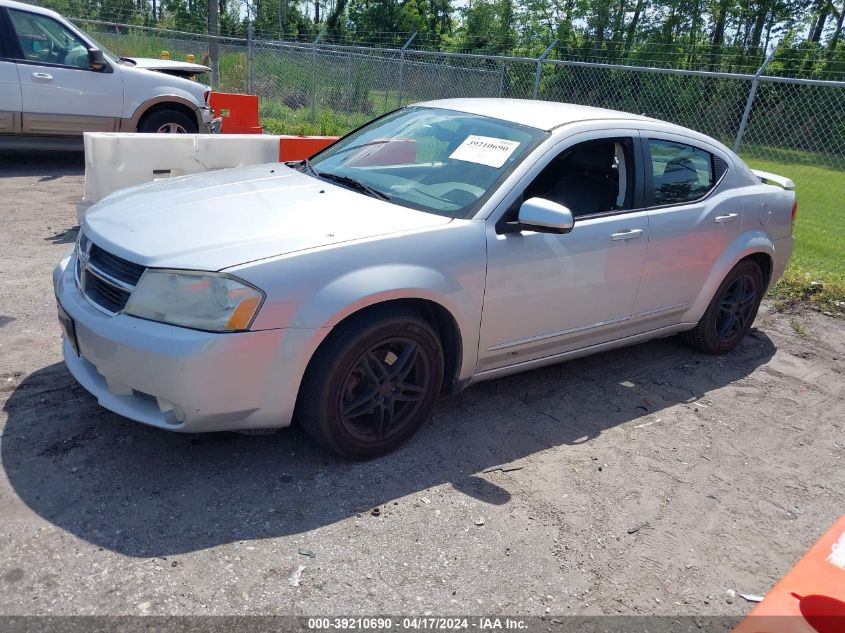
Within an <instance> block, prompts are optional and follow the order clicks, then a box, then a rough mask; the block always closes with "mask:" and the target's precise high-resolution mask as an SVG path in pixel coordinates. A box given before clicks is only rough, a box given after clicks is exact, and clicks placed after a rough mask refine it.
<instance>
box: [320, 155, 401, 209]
mask: <svg viewBox="0 0 845 633" xmlns="http://www.w3.org/2000/svg"><path fill="white" fill-rule="evenodd" d="M306 166H307V167H308V168H309V169H310V170H311V171H312V172H313V173H314V175H315V176H317V177H318V178H324V179H325V180H331V181H333V182H336V183H338V184H340V185H346V186H347V187H351V188H352V189H356V190H358V191H360V192H361V193H365V194H367V195H368V196H371V197H373V198H378V199H379V200H390V196H388V195H387V194H386V193H383V192H381V191H379V190H378V189H373V188H372V187H370V186H369V185H366V184H364V183H363V182H361V181H360V180H355V179H354V178H352V177H351V176H341V175H340V174H332V173H330V172H325V171H319V172H318V171H316V170H315V169H314V168H313V167H311V164H310V163H309V162H307V159H306Z"/></svg>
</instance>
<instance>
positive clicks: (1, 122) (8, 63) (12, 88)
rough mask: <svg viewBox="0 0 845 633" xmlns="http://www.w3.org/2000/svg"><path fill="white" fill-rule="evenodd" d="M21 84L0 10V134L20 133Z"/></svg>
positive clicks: (3, 17) (8, 32)
mask: <svg viewBox="0 0 845 633" xmlns="http://www.w3.org/2000/svg"><path fill="white" fill-rule="evenodd" d="M20 118H21V83H20V80H19V79H18V67H17V66H16V65H15V60H14V56H13V54H12V45H11V41H10V31H9V25H8V24H7V23H6V16H5V14H4V12H3V10H2V9H0V134H15V133H17V132H20Z"/></svg>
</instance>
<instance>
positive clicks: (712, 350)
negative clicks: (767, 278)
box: [685, 259, 764, 354]
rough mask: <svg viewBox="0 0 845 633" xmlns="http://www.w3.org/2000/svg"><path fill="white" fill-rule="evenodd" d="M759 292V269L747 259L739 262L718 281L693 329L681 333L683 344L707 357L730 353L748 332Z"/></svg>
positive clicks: (761, 296)
mask: <svg viewBox="0 0 845 633" xmlns="http://www.w3.org/2000/svg"><path fill="white" fill-rule="evenodd" d="M763 290H764V288H763V271H761V270H760V266H758V265H757V263H756V262H753V261H751V260H748V259H746V260H743V261H741V262H739V263H738V264H737V265H736V266H734V267H733V268H732V269H731V271H730V272H729V273H728V274H727V276H726V277H725V279H724V281H722V284H721V285H720V286H719V289H718V290H717V291H716V294H715V295H713V299H712V300H711V301H710V305H709V306H707V311H706V312H705V313H704V316H703V317H701V320H700V321H699V322H698V324H697V325H696V326H695V328H694V329H692V330H690V331H689V332H685V337H686V340H687V342H688V343H689V344H690V345H691V346H692V347H694V348H695V349H697V350H699V351H701V352H706V353H708V354H724V353H726V352H729V351H731V350H732V349H733V348H735V347H736V346H737V345H739V342H740V341H741V340H742V338H743V337H744V336H745V335H746V334H747V333H748V330H749V329H751V324H752V323H753V322H754V318H755V317H756V316H757V309H758V308H759V307H760V301H761V300H762V299H763Z"/></svg>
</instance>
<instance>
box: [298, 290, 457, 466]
mask: <svg viewBox="0 0 845 633" xmlns="http://www.w3.org/2000/svg"><path fill="white" fill-rule="evenodd" d="M442 382H443V352H442V349H441V346H440V341H439V339H438V337H437V335H436V333H435V332H434V331H433V330H432V328H431V326H430V325H429V324H428V323H427V322H426V321H424V320H423V319H421V318H420V317H419V316H417V314H416V313H414V312H413V311H411V310H407V309H405V308H401V307H386V308H384V309H377V310H375V311H368V312H367V313H364V314H362V315H361V316H360V317H353V318H352V319H351V320H350V321H348V322H347V323H344V324H343V325H341V326H340V327H339V328H338V329H337V330H336V331H335V332H332V334H331V335H330V338H329V339H328V340H327V341H326V342H325V343H324V344H323V345H322V346H321V348H320V349H319V350H318V352H317V354H316V355H315V357H314V359H313V360H312V361H311V364H310V365H309V367H308V370H307V371H306V373H305V377H304V378H303V384H302V388H301V390H300V395H299V399H298V401H297V412H296V417H297V421H298V422H299V424H300V425H301V426H302V428H303V429H304V430H305V432H306V433H307V434H308V435H309V436H310V437H311V438H312V439H313V440H314V441H315V442H317V443H318V444H320V445H321V446H323V447H324V448H326V449H328V450H330V451H332V452H334V453H336V454H338V455H340V456H341V457H345V458H348V459H371V458H373V457H378V456H380V455H384V454H385V453H388V452H390V451H392V450H394V449H395V448H397V447H398V446H400V445H401V444H403V443H404V442H405V441H407V440H408V439H409V438H410V437H411V436H412V435H413V434H414V433H416V432H417V430H419V428H420V427H421V426H422V425H423V423H424V422H425V420H426V419H427V418H428V416H429V414H430V413H431V409H432V408H433V407H434V403H435V402H436V400H437V395H438V394H439V392H440V386H441V384H442Z"/></svg>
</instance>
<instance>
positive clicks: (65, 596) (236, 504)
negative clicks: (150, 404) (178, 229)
mask: <svg viewBox="0 0 845 633" xmlns="http://www.w3.org/2000/svg"><path fill="white" fill-rule="evenodd" d="M83 171H84V169H83V161H82V157H81V155H79V154H66V155H63V154H52V155H42V156H38V155H32V156H27V155H23V154H6V155H3V156H0V196H2V197H0V209H2V226H3V246H2V249H0V406H2V413H0V427H2V440H0V441H1V442H2V444H0V459H2V471H0V614H7V615H8V614H13V615H14V614H307V615H325V614H373V613H394V614H406V613H416V614H422V613H425V612H433V613H442V614H472V613H475V614H513V615H519V614H521V615H541V614H544V613H551V614H582V615H592V614H616V613H622V614H676V615H680V614H714V615H742V614H745V613H746V612H747V611H748V610H749V609H750V608H751V606H752V605H750V604H748V603H746V602H744V601H743V600H742V599H741V598H739V597H735V596H732V595H731V593H730V592H731V591H736V592H743V593H760V594H765V593H766V591H767V590H768V589H769V588H770V587H771V585H772V584H773V583H774V582H775V581H776V580H777V579H779V578H780V577H781V576H782V575H783V574H784V572H786V570H787V569H789V568H790V567H791V566H792V564H793V563H794V562H795V560H797V559H798V558H799V557H800V556H801V555H802V554H803V552H804V551H805V550H806V549H807V548H808V547H809V546H810V545H811V544H812V543H813V542H814V541H815V540H816V539H817V538H818V537H819V536H820V535H821V534H822V533H823V532H824V531H825V530H826V529H827V528H828V527H829V526H830V525H831V524H832V523H833V521H834V520H835V519H836V518H837V517H838V516H839V515H840V514H841V513H842V512H843V507H845V506H844V505H843V492H842V491H843V490H845V469H843V463H842V457H843V454H845V450H844V449H843V446H845V437H844V436H843V425H845V404H843V395H845V380H843V369H845V325H843V322H842V321H838V320H834V319H830V318H828V317H824V316H823V315H819V314H816V313H793V314H779V313H775V312H774V311H773V310H772V309H771V307H769V306H767V305H764V307H763V310H762V312H761V315H760V316H759V317H758V320H757V324H756V325H757V329H755V330H753V331H752V334H751V335H750V336H749V337H747V339H746V340H745V341H744V342H743V344H742V345H741V346H740V347H739V349H737V350H736V351H735V352H733V353H731V354H730V355H728V356H725V357H708V356H704V355H700V354H697V353H694V352H692V351H690V350H689V349H688V348H686V347H685V346H683V345H682V344H681V343H679V342H678V341H677V340H676V339H665V340H661V341H656V342H651V343H647V344H644V345H638V346H636V347H631V348H628V349H625V350H621V351H617V352H612V353H607V354H602V355H599V356H594V357H591V358H587V359H583V360H577V361H572V362H569V363H566V364H563V365H559V366H554V367H549V368H545V369H540V370H536V371H532V372H529V373H526V374H523V375H519V376H515V377H511V378H506V379H502V380H498V381H495V382H489V383H485V384H482V385H479V386H477V387H473V388H471V389H469V390H468V391H466V392H464V393H463V394H461V395H459V396H455V397H452V398H449V399H446V400H443V401H442V402H441V403H440V404H439V406H438V407H437V409H436V410H435V413H434V416H433V419H432V420H431V421H430V423H429V424H428V425H427V426H426V428H425V429H424V430H423V431H422V432H421V433H420V434H419V435H418V436H417V437H416V438H415V439H414V440H413V441H412V442H411V443H410V444H409V445H408V446H406V447H405V448H403V449H402V450H400V451H398V452H396V453H394V454H393V455H390V456H389V457H387V458H384V459H381V460H378V461H374V462H370V463H364V464H357V463H347V462H343V461H339V460H336V459H334V458H332V457H328V456H326V455H325V454H323V453H321V452H320V451H318V450H316V449H315V448H313V447H312V446H311V445H310V444H309V443H308V442H307V441H305V440H304V438H303V437H302V435H301V434H300V433H299V432H298V431H296V430H284V431H281V432H279V433H276V434H274V435H239V434H228V433H221V434H214V435H194V436H192V435H178V434H171V433H167V432H164V431H159V430H156V429H152V428H147V427H144V426H142V425H140V424H136V423H134V422H130V421H128V420H126V419H123V418H120V417H118V416H116V415H113V414H111V413H109V412H107V411H105V410H103V409H100V408H99V407H98V406H97V403H96V401H95V400H94V398H93V397H92V396H90V395H89V394H88V393H87V392H85V391H84V390H83V389H82V388H81V387H79V386H77V385H76V384H75V382H74V381H73V379H72V378H71V377H70V375H69V374H68V372H67V371H66V370H65V368H64V366H63V364H62V362H61V358H60V346H59V326H58V324H57V321H56V311H55V305H54V298H53V293H52V289H51V285H50V271H51V269H52V267H53V265H54V264H55V262H56V261H58V260H59V259H60V257H61V255H62V254H63V253H64V252H65V251H66V250H68V249H69V248H70V245H71V244H72V243H73V241H74V239H75V236H76V227H75V224H76V222H75V203H76V202H77V201H78V200H79V198H80V197H81V195H82V188H83V180H84V177H83ZM163 230H166V228H163ZM497 466H498V467H500V468H496V467H497ZM376 507H377V508H379V509H380V512H379V516H374V513H373V512H372V509H373V508H376ZM300 567H304V569H302V570H301V579H300V584H299V586H296V587H295V586H292V584H291V582H290V577H291V575H292V574H293V573H294V572H295V571H297V570H298V569H299V568H300Z"/></svg>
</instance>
